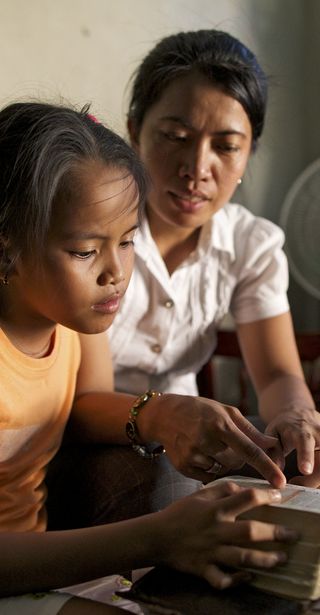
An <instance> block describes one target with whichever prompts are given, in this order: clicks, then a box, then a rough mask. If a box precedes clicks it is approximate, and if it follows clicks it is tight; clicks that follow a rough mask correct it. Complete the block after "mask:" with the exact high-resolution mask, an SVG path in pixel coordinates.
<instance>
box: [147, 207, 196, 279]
mask: <svg viewBox="0 0 320 615" xmlns="http://www.w3.org/2000/svg"><path fill="white" fill-rule="evenodd" d="M147 217H148V222H149V227H150V232H151V235H152V238H153V240H154V242H155V243H156V244H157V247H158V250H159V252H160V254H161V256H162V258H163V261H164V262H165V264H166V267H167V269H168V272H169V274H170V275H171V274H172V273H173V272H174V271H175V270H176V269H177V268H178V267H179V265H181V263H182V262H183V261H185V260H186V258H188V256H189V255H190V254H191V252H193V251H194V250H195V249H196V247H197V244H198V239H199V235H200V230H201V227H199V228H180V227H175V226H170V225H169V224H166V223H165V222H164V221H163V220H161V219H160V218H155V217H154V216H153V215H152V213H151V215H150V213H149V214H148V216H147Z"/></svg>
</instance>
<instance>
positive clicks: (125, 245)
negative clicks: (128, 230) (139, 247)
mask: <svg viewBox="0 0 320 615" xmlns="http://www.w3.org/2000/svg"><path fill="white" fill-rule="evenodd" d="M120 246H121V248H129V247H130V246H134V241H133V239H127V240H126V241H121V243H120Z"/></svg>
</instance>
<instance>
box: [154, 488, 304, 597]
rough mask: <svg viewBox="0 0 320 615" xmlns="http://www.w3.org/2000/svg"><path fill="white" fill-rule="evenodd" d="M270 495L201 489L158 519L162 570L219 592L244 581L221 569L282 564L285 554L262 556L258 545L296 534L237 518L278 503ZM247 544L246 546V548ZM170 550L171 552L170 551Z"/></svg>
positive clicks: (255, 491)
mask: <svg viewBox="0 0 320 615" xmlns="http://www.w3.org/2000/svg"><path fill="white" fill-rule="evenodd" d="M280 499H281V495H280V492H279V491H275V490H273V489H266V490H262V489H251V488H250V489H243V488H241V487H239V486H238V485H236V484H235V483H232V482H223V483H220V484H216V485H214V486H213V487H208V488H206V489H201V490H200V491H198V492H196V493H195V494H193V495H191V496H189V497H187V498H184V499H182V500H179V501H178V502H175V503H174V504H172V505H171V506H169V507H168V508H166V509H165V510H163V511H161V512H160V513H158V519H159V520H160V524H161V528H160V534H159V538H160V540H159V550H158V553H157V555H158V556H159V557H160V562H159V563H161V564H166V565H169V566H171V567H173V568H177V569H178V570H181V571H184V572H188V573H192V574H196V575H198V576H201V577H204V578H205V579H206V580H207V581H208V582H209V583H210V584H211V585H212V586H213V587H216V588H219V589H223V588H225V587H228V586H230V585H233V584H235V583H236V582H239V581H241V580H245V579H247V578H248V573H246V572H245V571H242V572H239V571H238V572H228V573H226V572H224V571H223V569H222V568H221V567H223V566H227V567H230V568H238V567H241V568H243V567H245V566H246V567H252V566H253V567H256V566H257V567H259V568H266V569H268V568H272V567H273V566H275V565H277V564H281V563H283V562H285V561H286V559H287V557H286V554H285V552H284V551H283V550H281V549H280V545H279V549H277V545H276V544H275V545H274V550H272V551H261V549H259V547H257V546H256V543H258V542H261V541H274V542H281V543H283V542H293V541H295V540H296V539H297V537H298V536H297V534H296V532H295V531H294V530H292V529H289V528H286V527H284V526H280V525H274V524H267V523H261V522H258V521H248V520H237V517H238V516H239V515H240V514H241V513H243V512H245V511H247V510H249V509H251V508H253V507H255V506H260V505H262V504H271V503H272V502H273V503H274V502H276V501H279V500H280ZM248 544H249V546H248ZM168 545H170V549H168Z"/></svg>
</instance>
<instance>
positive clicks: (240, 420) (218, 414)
mask: <svg viewBox="0 0 320 615" xmlns="http://www.w3.org/2000/svg"><path fill="white" fill-rule="evenodd" d="M138 427H139V433H140V435H141V437H142V438H143V440H144V441H146V442H148V441H157V442H161V444H163V445H164V447H165V449H166V452H167V455H168V457H169V459H170V461H171V462H172V463H173V465H174V466H175V467H176V468H177V470H179V471H180V472H182V473H183V474H185V475H187V476H190V477H192V478H195V479H197V480H200V481H203V482H208V477H209V479H210V478H212V474H209V473H208V470H209V469H210V468H211V466H212V465H213V463H214V461H215V460H218V461H219V463H220V464H222V466H223V467H222V468H221V473H220V475H222V474H223V473H227V472H228V471H230V470H233V469H237V468H239V467H241V466H242V465H243V464H244V463H248V464H250V465H251V466H252V467H254V468H255V469H256V470H257V471H258V472H259V473H260V474H261V475H262V476H263V477H264V478H265V479H266V480H268V481H269V482H270V483H271V484H272V485H273V486H274V487H278V488H280V487H282V486H284V484H285V482H286V481H285V477H284V475H283V473H282V472H281V470H280V468H279V467H278V466H277V464H276V463H275V462H274V461H272V459H271V458H270V456H269V454H268V453H267V452H266V451H269V453H270V455H271V451H273V454H275V453H274V451H276V450H277V447H279V442H278V439H277V438H274V437H271V436H269V435H264V434H262V433H261V432H259V431H258V430H257V429H256V428H255V427H254V426H253V425H251V423H249V421H248V420H247V419H246V418H245V417H244V416H243V415H242V414H241V412H240V411H239V410H237V408H233V407H232V406H225V405H223V404H220V403H218V402H216V401H213V400H209V399H206V398H203V397H191V396H184V395H173V394H170V395H169V394H165V395H162V396H161V397H156V398H153V399H152V400H150V401H149V402H148V404H147V406H146V408H144V409H143V410H142V411H141V412H140V413H139V419H138Z"/></svg>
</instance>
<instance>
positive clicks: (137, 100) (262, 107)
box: [128, 30, 267, 149]
mask: <svg viewBox="0 0 320 615" xmlns="http://www.w3.org/2000/svg"><path fill="white" fill-rule="evenodd" d="M191 72H197V73H199V74H202V75H204V76H205V77H206V78H207V79H208V80H209V81H210V82H211V83H212V85H213V86H214V87H218V88H219V89H221V90H222V91H223V92H225V93H226V94H227V95H228V96H231V97H232V98H234V99H236V100H237V101H238V102H239V103H240V104H241V105H242V106H243V108H244V110H245V111H246V113H247V115H248V118H249V120H250V123H251V127H252V147H253V149H254V148H255V147H256V145H257V141H258V139H259V137H260V135H261V133H262V130H263V124H264V117H265V111H266V102H267V78H266V75H265V73H264V72H263V70H262V68H261V67H260V65H259V63H258V61H257V59H256V57H255V55H254V54H253V53H252V52H251V51H250V50H249V49H248V48H247V47H246V46H245V45H243V43H241V42H240V41H239V40H237V39H236V38H234V37H233V36H231V35H230V34H228V33H227V32H222V31H220V30H198V31H195V32H180V33H178V34H174V35H171V36H167V37H166V38H163V39H162V40H160V42H159V43H158V44H157V45H156V46H155V47H154V48H153V49H152V50H151V51H150V52H149V54H148V55H147V56H146V57H145V58H144V60H143V61H142V63H141V64H140V66H139V67H138V68H137V70H136V72H135V73H134V75H133V83H132V90H131V99H130V103H129V112H128V118H129V119H130V120H131V122H132V125H133V127H134V130H135V131H136V133H137V135H138V134H139V131H140V129H141V127H142V123H143V120H144V117H145V114H146V113H147V112H148V110H149V109H150V107H151V106H152V105H154V104H155V103H156V102H157V101H158V100H159V99H160V97H161V95H162V93H163V91H164V89H165V88H166V87H167V86H168V85H169V84H170V83H171V82H172V81H174V80H175V79H178V78H180V77H183V76H185V75H188V74H189V73H191Z"/></svg>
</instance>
